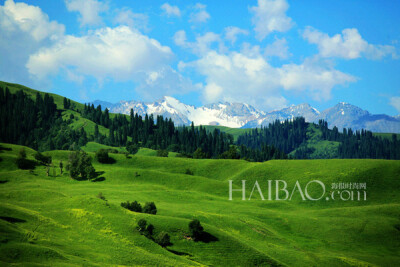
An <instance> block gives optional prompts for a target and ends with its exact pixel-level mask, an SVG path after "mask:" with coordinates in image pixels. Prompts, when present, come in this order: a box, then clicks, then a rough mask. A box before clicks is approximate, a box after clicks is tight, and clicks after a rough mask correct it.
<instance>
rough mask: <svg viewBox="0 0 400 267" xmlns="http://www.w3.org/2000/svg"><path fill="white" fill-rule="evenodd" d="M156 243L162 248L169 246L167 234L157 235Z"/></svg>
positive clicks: (169, 240)
mask: <svg viewBox="0 0 400 267" xmlns="http://www.w3.org/2000/svg"><path fill="white" fill-rule="evenodd" d="M155 241H156V243H157V244H159V245H160V246H162V247H166V246H169V245H171V239H170V237H169V234H168V233H166V232H161V233H159V234H158V236H157V237H156V240H155Z"/></svg>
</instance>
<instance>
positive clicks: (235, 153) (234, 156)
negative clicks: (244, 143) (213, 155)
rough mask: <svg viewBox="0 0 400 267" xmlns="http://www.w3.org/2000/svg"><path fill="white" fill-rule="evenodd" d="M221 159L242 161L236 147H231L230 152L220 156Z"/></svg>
mask: <svg viewBox="0 0 400 267" xmlns="http://www.w3.org/2000/svg"><path fill="white" fill-rule="evenodd" d="M219 158H220V159H240V155H239V153H238V151H237V148H236V146H231V147H230V148H229V150H227V151H225V152H224V153H222V154H220V155H219Z"/></svg>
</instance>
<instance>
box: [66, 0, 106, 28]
mask: <svg viewBox="0 0 400 267" xmlns="http://www.w3.org/2000/svg"><path fill="white" fill-rule="evenodd" d="M65 5H66V6H67V9H68V11H75V12H79V14H80V17H79V22H80V23H81V26H85V25H99V24H101V22H102V20H101V17H100V15H99V14H100V13H102V12H105V11H107V10H108V5H107V4H106V3H103V2H101V1H97V0H65Z"/></svg>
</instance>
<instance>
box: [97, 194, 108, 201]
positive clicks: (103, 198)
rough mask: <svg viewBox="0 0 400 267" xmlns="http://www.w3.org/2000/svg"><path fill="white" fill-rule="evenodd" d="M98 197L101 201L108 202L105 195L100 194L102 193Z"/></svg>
mask: <svg viewBox="0 0 400 267" xmlns="http://www.w3.org/2000/svg"><path fill="white" fill-rule="evenodd" d="M97 197H98V198H100V199H101V200H104V201H107V200H106V197H105V196H104V195H103V193H102V192H100V193H99V194H98V195H97Z"/></svg>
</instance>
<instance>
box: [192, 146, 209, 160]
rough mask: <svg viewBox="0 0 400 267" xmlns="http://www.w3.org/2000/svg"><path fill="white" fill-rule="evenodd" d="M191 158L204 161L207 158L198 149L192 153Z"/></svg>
mask: <svg viewBox="0 0 400 267" xmlns="http://www.w3.org/2000/svg"><path fill="white" fill-rule="evenodd" d="M193 158H194V159H205V158H207V155H206V153H204V152H203V150H202V149H201V148H200V147H199V148H198V149H196V151H195V152H193Z"/></svg>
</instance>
